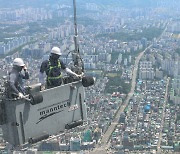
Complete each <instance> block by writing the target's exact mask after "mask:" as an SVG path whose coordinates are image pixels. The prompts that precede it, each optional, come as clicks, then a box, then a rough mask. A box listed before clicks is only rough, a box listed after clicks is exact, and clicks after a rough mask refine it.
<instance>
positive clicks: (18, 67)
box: [9, 58, 29, 98]
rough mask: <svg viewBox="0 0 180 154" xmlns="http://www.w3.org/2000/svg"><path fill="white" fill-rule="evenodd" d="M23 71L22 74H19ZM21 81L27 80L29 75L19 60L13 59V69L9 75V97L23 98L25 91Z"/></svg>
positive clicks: (22, 62)
mask: <svg viewBox="0 0 180 154" xmlns="http://www.w3.org/2000/svg"><path fill="white" fill-rule="evenodd" d="M22 69H23V70H24V74H23V73H22V72H21V71H22ZM23 79H26V80H27V79H29V73H28V72H27V68H26V66H25V64H24V61H23V60H22V59H21V58H15V59H14V61H13V68H12V70H11V72H10V73H9V87H10V95H11V96H10V97H17V96H19V97H20V98H23V97H24V94H25V89H24V87H23V81H22V80H23Z"/></svg>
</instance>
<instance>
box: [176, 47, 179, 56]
mask: <svg viewBox="0 0 180 154" xmlns="http://www.w3.org/2000/svg"><path fill="white" fill-rule="evenodd" d="M176 53H177V54H178V55H179V56H180V48H177V49H176Z"/></svg>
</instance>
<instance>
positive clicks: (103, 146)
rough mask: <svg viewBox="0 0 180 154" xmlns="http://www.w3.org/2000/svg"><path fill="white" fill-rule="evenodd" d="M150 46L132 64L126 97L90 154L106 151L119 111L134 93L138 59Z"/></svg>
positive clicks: (121, 110)
mask: <svg viewBox="0 0 180 154" xmlns="http://www.w3.org/2000/svg"><path fill="white" fill-rule="evenodd" d="M151 47H152V44H151V45H149V46H148V47H147V48H146V49H145V50H144V51H143V52H141V53H140V54H139V55H138V56H137V57H136V60H135V65H134V69H133V75H132V80H131V90H130V92H129V93H128V95H127V98H126V99H125V101H124V103H123V105H122V106H121V107H120V108H119V109H118V111H117V113H116V116H115V117H114V120H113V122H112V123H111V125H110V126H109V128H108V130H107V131H106V133H105V134H104V135H103V137H102V139H101V145H100V146H97V147H96V148H95V149H94V150H93V152H91V154H101V153H102V154H104V153H107V150H108V149H109V147H110V143H109V139H110V137H111V134H112V133H113V131H114V129H115V128H116V126H117V124H118V120H119V117H120V115H121V113H123V112H124V109H125V108H126V106H127V105H128V103H129V100H130V99H131V97H132V96H133V94H134V90H135V87H136V78H137V73H138V65H139V61H140V59H141V58H142V56H143V55H144V53H145V52H146V51H147V50H148V49H150V48H151Z"/></svg>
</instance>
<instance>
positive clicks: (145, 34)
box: [96, 27, 163, 42]
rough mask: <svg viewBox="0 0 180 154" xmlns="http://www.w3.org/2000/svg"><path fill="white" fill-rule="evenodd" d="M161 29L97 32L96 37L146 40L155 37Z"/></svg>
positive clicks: (126, 40) (125, 40)
mask: <svg viewBox="0 0 180 154" xmlns="http://www.w3.org/2000/svg"><path fill="white" fill-rule="evenodd" d="M162 31H163V29H160V28H154V27H150V28H146V29H143V30H142V32H131V33H127V32H117V33H105V34H98V35H97V36H96V37H98V38H100V37H106V38H109V39H113V40H120V41H124V42H128V41H133V40H136V41H137V40H141V39H142V38H147V39H148V40H152V39H153V38H157V37H158V36H159V35H160V34H161V33H162Z"/></svg>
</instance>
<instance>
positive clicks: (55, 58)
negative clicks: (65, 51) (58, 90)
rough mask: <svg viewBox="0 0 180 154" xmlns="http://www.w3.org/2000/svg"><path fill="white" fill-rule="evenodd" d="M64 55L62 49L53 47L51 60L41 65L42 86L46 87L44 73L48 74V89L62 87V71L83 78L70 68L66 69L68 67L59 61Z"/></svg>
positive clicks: (40, 79)
mask: <svg viewBox="0 0 180 154" xmlns="http://www.w3.org/2000/svg"><path fill="white" fill-rule="evenodd" d="M61 55H62V53H61V49H60V48H58V47H53V48H52V49H51V54H50V58H49V60H45V61H43V62H42V64H41V68H40V74H39V82H40V83H41V84H42V85H45V81H44V75H43V74H44V72H45V73H46V76H47V78H46V85H47V88H52V87H56V86H60V85H61V84H62V74H61V70H65V71H66V73H68V74H70V75H73V76H76V77H78V78H79V77H81V75H78V74H76V73H74V72H73V71H71V70H70V69H69V68H67V67H66V65H65V64H64V63H63V62H62V61H61V60H60V59H59V58H60V56H61Z"/></svg>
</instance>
